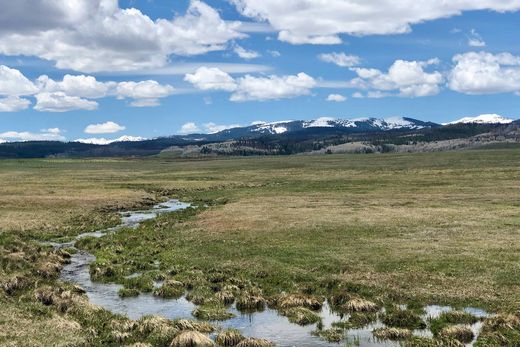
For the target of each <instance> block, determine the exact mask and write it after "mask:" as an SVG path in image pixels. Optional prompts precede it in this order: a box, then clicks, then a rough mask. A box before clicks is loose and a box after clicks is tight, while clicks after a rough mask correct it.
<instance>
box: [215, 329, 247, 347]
mask: <svg viewBox="0 0 520 347" xmlns="http://www.w3.org/2000/svg"><path fill="white" fill-rule="evenodd" d="M244 339H245V337H244V336H243V335H242V334H241V333H240V331H239V330H236V329H227V330H223V331H221V332H219V333H218V334H217V337H216V338H215V341H216V342H217V344H218V345H219V346H221V347H235V346H236V345H238V344H239V343H240V342H242V341H243V340H244Z"/></svg>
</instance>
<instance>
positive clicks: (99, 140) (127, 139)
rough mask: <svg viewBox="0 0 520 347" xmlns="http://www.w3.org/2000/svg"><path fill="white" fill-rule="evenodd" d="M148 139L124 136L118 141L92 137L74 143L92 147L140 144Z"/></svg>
mask: <svg viewBox="0 0 520 347" xmlns="http://www.w3.org/2000/svg"><path fill="white" fill-rule="evenodd" d="M144 140H146V138H144V137H140V136H129V135H123V136H121V137H118V138H117V139H106V138H104V137H91V138H86V139H77V140H74V142H80V143H87V144H91V145H109V144H111V143H114V142H138V141H144Z"/></svg>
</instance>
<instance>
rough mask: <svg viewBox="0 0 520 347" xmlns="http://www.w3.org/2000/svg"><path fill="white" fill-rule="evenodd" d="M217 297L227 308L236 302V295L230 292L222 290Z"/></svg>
mask: <svg viewBox="0 0 520 347" xmlns="http://www.w3.org/2000/svg"><path fill="white" fill-rule="evenodd" d="M215 297H216V298H217V300H218V301H220V302H221V303H222V304H223V305H225V306H229V305H231V304H233V303H234V302H235V295H234V294H233V292H231V291H228V290H222V291H220V292H218V293H217V294H215Z"/></svg>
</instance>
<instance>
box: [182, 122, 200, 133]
mask: <svg viewBox="0 0 520 347" xmlns="http://www.w3.org/2000/svg"><path fill="white" fill-rule="evenodd" d="M200 132H201V130H200V128H199V127H198V126H197V124H195V123H193V122H189V123H185V124H183V125H182V127H181V130H179V134H182V135H188V134H195V133H200Z"/></svg>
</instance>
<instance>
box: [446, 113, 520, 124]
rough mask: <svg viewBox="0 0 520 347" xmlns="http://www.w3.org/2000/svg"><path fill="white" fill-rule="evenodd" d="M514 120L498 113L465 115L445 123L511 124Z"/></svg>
mask: <svg viewBox="0 0 520 347" xmlns="http://www.w3.org/2000/svg"><path fill="white" fill-rule="evenodd" d="M513 121H514V120H513V119H509V118H505V117H502V116H500V115H498V114H482V115H480V116H477V117H464V118H461V119H459V120H456V121H453V122H449V123H444V125H450V124H509V123H512V122H513Z"/></svg>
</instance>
